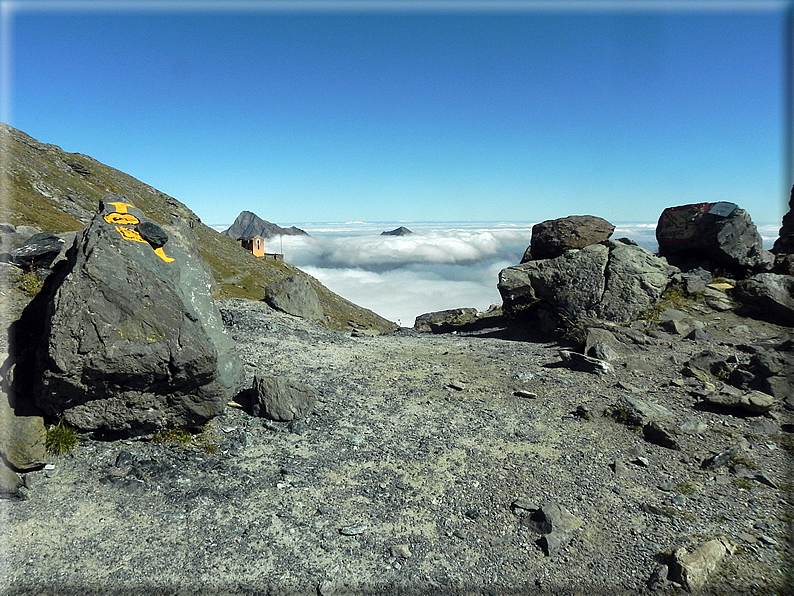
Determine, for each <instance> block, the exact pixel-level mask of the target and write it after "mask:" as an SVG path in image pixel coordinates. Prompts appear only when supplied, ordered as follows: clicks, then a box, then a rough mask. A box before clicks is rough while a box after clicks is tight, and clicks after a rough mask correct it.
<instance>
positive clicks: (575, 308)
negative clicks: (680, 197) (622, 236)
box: [498, 240, 678, 322]
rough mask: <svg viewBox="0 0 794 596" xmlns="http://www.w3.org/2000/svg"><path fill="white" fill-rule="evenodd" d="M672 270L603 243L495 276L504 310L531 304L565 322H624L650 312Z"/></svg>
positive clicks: (631, 249)
mask: <svg viewBox="0 0 794 596" xmlns="http://www.w3.org/2000/svg"><path fill="white" fill-rule="evenodd" d="M677 271H678V270H677V269H676V268H674V267H671V266H669V265H668V264H667V262H666V261H665V260H664V259H660V258H659V257H656V256H654V255H653V254H651V253H650V252H648V251H647V250H645V249H643V248H641V247H638V246H633V245H630V244H624V243H623V242H619V241H613V240H607V241H606V242H602V243H599V244H593V245H590V246H587V247H585V248H583V249H581V250H569V251H567V252H565V253H564V254H563V255H561V256H559V257H556V258H554V259H544V260H539V261H528V262H526V263H522V264H520V265H516V266H513V267H508V268H507V269H503V270H502V271H501V272H500V273H499V284H498V288H499V292H500V293H501V295H502V300H503V302H504V309H505V311H506V312H508V313H516V312H518V311H521V310H524V309H527V308H529V307H532V306H534V305H537V304H542V305H543V306H544V307H546V308H548V309H551V310H552V311H553V312H554V313H555V314H557V315H562V316H564V317H567V318H569V319H580V318H582V317H591V318H597V319H604V320H607V321H616V322H625V321H630V320H632V319H634V318H635V317H636V316H637V315H639V314H640V313H641V312H643V311H645V310H648V309H649V308H651V307H653V306H654V305H655V304H656V303H657V302H658V301H659V299H660V298H661V295H662V292H664V290H665V289H666V288H667V286H668V284H669V283H670V280H671V277H672V275H673V274H675V273H676V272H677Z"/></svg>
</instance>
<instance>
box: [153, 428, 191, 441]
mask: <svg viewBox="0 0 794 596" xmlns="http://www.w3.org/2000/svg"><path fill="white" fill-rule="evenodd" d="M153 440H154V442H155V443H179V444H180V445H190V444H191V443H192V442H193V435H191V434H190V433H189V432H187V431H186V430H182V429H179V428H172V429H168V430H161V431H160V432H158V433H157V434H155V435H154V437H153Z"/></svg>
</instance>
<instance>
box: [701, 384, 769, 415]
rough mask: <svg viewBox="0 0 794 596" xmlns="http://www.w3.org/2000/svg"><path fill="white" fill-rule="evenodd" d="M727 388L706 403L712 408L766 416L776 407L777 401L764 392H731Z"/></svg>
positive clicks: (714, 394) (709, 397) (710, 395)
mask: <svg viewBox="0 0 794 596" xmlns="http://www.w3.org/2000/svg"><path fill="white" fill-rule="evenodd" d="M729 389H730V388H727V387H726V388H725V389H724V390H722V391H715V392H713V393H710V394H708V395H707V396H706V397H705V398H704V400H703V401H704V402H705V403H707V404H710V405H712V406H720V407H725V408H729V409H738V410H742V411H744V412H746V413H748V414H766V413H767V412H769V411H770V410H772V409H773V408H774V407H775V404H776V402H777V400H775V398H774V397H773V396H771V395H769V394H767V393H763V392H762V391H748V392H746V393H743V392H740V391H736V390H733V391H730V390H729Z"/></svg>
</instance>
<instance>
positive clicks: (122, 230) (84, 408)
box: [31, 195, 241, 434]
mask: <svg viewBox="0 0 794 596" xmlns="http://www.w3.org/2000/svg"><path fill="white" fill-rule="evenodd" d="M145 221H148V219H147V218H146V217H145V216H144V214H143V213H142V212H140V211H139V210H138V209H135V208H134V207H133V206H131V205H129V204H128V203H126V202H125V199H124V197H122V196H119V195H108V196H106V197H105V200H104V201H103V202H102V203H101V204H100V212H99V214H98V215H96V216H95V217H94V219H93V220H92V221H91V223H90V224H89V225H88V227H87V228H85V229H84V230H83V232H82V233H81V234H80V235H79V236H78V238H77V240H76V242H75V245H74V246H73V248H72V249H71V251H70V255H69V258H68V260H67V261H66V263H65V264H64V266H63V267H62V268H61V270H60V271H59V272H58V273H57V274H55V275H53V276H51V279H50V280H48V281H49V282H50V283H49V284H48V286H45V291H43V292H42V293H41V294H39V297H37V301H42V300H43V301H45V303H46V319H45V321H44V331H43V339H42V341H41V343H40V346H39V349H38V354H37V365H36V381H37V384H36V388H35V392H36V403H37V405H38V406H39V407H40V408H41V409H42V410H43V411H44V412H45V413H47V414H48V415H51V416H62V417H63V419H64V420H65V421H66V422H67V423H69V424H70V425H72V426H74V427H76V428H78V429H82V430H87V431H99V432H102V433H105V432H106V433H111V434H137V433H143V432H151V431H153V430H156V429H158V428H164V427H197V426H200V425H202V424H204V423H205V422H207V421H208V420H210V419H211V418H213V417H214V416H217V415H218V414H219V413H220V412H221V411H222V410H223V407H224V406H225V404H226V402H227V401H229V399H231V398H232V397H233V396H234V395H235V394H236V392H237V390H238V389H239V382H240V373H241V363H240V361H239V360H238V358H237V356H236V354H235V352H234V346H233V344H232V342H231V339H230V338H229V336H228V335H227V334H226V332H225V330H224V328H223V322H222V320H221V317H220V314H219V312H218V310H217V307H216V306H215V304H214V302H213V300H212V297H211V295H210V278H209V275H208V273H207V272H206V270H205V269H204V266H203V264H202V262H201V261H200V258H199V257H197V256H196V255H197V250H196V249H195V247H193V246H192V245H191V241H190V236H189V230H188V229H186V228H179V227H178V225H177V226H174V227H173V229H172V231H171V234H170V236H171V239H170V240H169V241H168V243H167V244H166V245H165V247H156V246H153V245H150V244H149V243H148V242H146V240H144V239H143V237H142V236H141V235H140V233H139V232H138V231H137V229H136V226H138V225H139V224H140V223H142V222H145ZM37 301H34V302H37ZM31 312H33V311H31Z"/></svg>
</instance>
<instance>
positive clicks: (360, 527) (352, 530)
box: [339, 524, 369, 536]
mask: <svg viewBox="0 0 794 596" xmlns="http://www.w3.org/2000/svg"><path fill="white" fill-rule="evenodd" d="M368 528H369V526H367V525H365V524H352V525H350V526H342V527H341V528H339V533H340V534H341V535H342V536H357V535H359V534H363V533H364V532H366V531H367V529H368Z"/></svg>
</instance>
